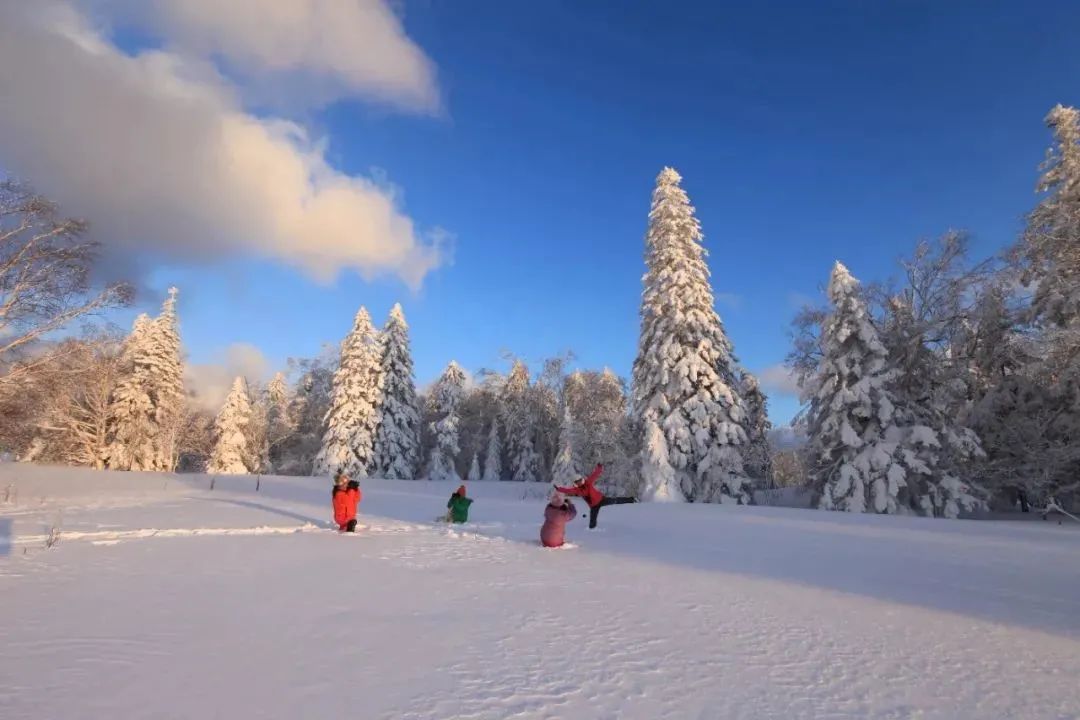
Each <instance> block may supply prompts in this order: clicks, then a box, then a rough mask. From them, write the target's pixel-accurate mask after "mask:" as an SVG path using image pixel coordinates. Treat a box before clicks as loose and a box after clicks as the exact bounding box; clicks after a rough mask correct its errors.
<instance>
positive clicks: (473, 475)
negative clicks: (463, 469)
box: [466, 453, 480, 483]
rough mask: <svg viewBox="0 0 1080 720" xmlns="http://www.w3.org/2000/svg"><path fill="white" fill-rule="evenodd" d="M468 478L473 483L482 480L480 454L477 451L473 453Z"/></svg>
mask: <svg viewBox="0 0 1080 720" xmlns="http://www.w3.org/2000/svg"><path fill="white" fill-rule="evenodd" d="M466 479H467V480H468V481H469V482H471V483H474V482H479V481H480V456H479V455H477V454H476V453H473V456H472V462H471V463H469V475H468V477H467V478H466Z"/></svg>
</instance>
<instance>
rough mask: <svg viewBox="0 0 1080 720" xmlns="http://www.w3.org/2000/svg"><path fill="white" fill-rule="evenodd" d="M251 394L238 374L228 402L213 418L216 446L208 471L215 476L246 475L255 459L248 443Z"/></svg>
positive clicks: (227, 399) (226, 400) (207, 467)
mask: <svg viewBox="0 0 1080 720" xmlns="http://www.w3.org/2000/svg"><path fill="white" fill-rule="evenodd" d="M251 412H252V409H251V397H250V396H249V395H248V387H247V382H245V380H244V378H242V377H238V378H236V380H234V381H233V386H232V390H231V391H230V392H229V395H228V397H226V398H225V404H224V405H223V406H222V407H221V411H220V412H219V413H218V414H217V418H216V419H215V420H214V449H213V451H212V452H211V453H210V460H209V462H208V463H207V466H206V471H207V472H209V473H213V474H216V475H246V474H248V473H249V472H250V471H251V462H252V460H253V459H254V454H253V452H252V448H251V447H250V446H249V445H248V434H247V432H248V426H249V425H250V424H251Z"/></svg>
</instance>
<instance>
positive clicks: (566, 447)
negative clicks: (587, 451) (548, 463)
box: [551, 403, 581, 486]
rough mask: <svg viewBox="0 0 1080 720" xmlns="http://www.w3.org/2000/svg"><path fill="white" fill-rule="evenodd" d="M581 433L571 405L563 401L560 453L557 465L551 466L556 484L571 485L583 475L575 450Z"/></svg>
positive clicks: (556, 457) (557, 457) (557, 456)
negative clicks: (571, 410)
mask: <svg viewBox="0 0 1080 720" xmlns="http://www.w3.org/2000/svg"><path fill="white" fill-rule="evenodd" d="M580 434H581V433H580V431H579V428H578V423H577V421H575V420H574V417H573V415H571V414H570V406H569V405H568V404H566V403H563V418H562V427H561V428H560V430H559V454H558V455H556V456H555V465H554V466H553V467H552V468H551V476H552V477H551V481H552V482H553V483H555V484H556V485H564V486H565V485H570V484H571V483H573V482H574V481H575V480H577V479H578V478H580V477H581V464H580V463H579V462H578V458H577V453H576V452H575V446H576V445H577V443H578V438H579V436H580Z"/></svg>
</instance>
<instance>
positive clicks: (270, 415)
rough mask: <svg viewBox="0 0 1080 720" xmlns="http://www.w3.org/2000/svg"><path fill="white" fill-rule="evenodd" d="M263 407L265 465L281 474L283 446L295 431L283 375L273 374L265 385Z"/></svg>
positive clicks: (289, 397) (289, 399)
mask: <svg viewBox="0 0 1080 720" xmlns="http://www.w3.org/2000/svg"><path fill="white" fill-rule="evenodd" d="M265 405H266V407H265V410H264V414H265V422H266V437H265V440H264V444H265V465H266V467H267V469H268V471H269V472H281V470H282V467H283V465H284V463H283V458H282V449H283V444H284V443H285V442H286V441H287V440H288V438H289V436H290V435H291V434H292V433H293V431H294V430H295V429H296V423H295V418H294V417H293V414H292V412H291V405H292V397H291V394H290V392H289V385H288V383H287V382H286V381H285V374H284V373H281V372H278V373H275V374H274V377H273V378H272V379H271V380H270V382H269V383H268V384H267V386H266V395H265Z"/></svg>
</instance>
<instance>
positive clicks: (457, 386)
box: [427, 361, 465, 482]
mask: <svg viewBox="0 0 1080 720" xmlns="http://www.w3.org/2000/svg"><path fill="white" fill-rule="evenodd" d="M464 391H465V371H463V370H462V369H461V366H459V365H458V364H457V363H456V362H454V361H451V362H450V364H449V365H447V366H446V370H444V371H443V374H442V376H441V377H440V378H439V379H438V381H436V383H435V386H434V387H433V388H432V389H431V408H432V411H433V416H434V419H433V420H432V423H431V432H432V435H433V436H434V438H435V446H434V447H433V448H432V449H431V457H430V458H429V460H428V471H427V477H428V479H429V480H448V481H452V482H460V481H461V476H460V475H459V474H458V471H457V456H458V452H459V447H458V430H459V426H460V420H461V418H460V416H459V414H458V408H459V406H460V404H461V397H462V394H463V393H464Z"/></svg>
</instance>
